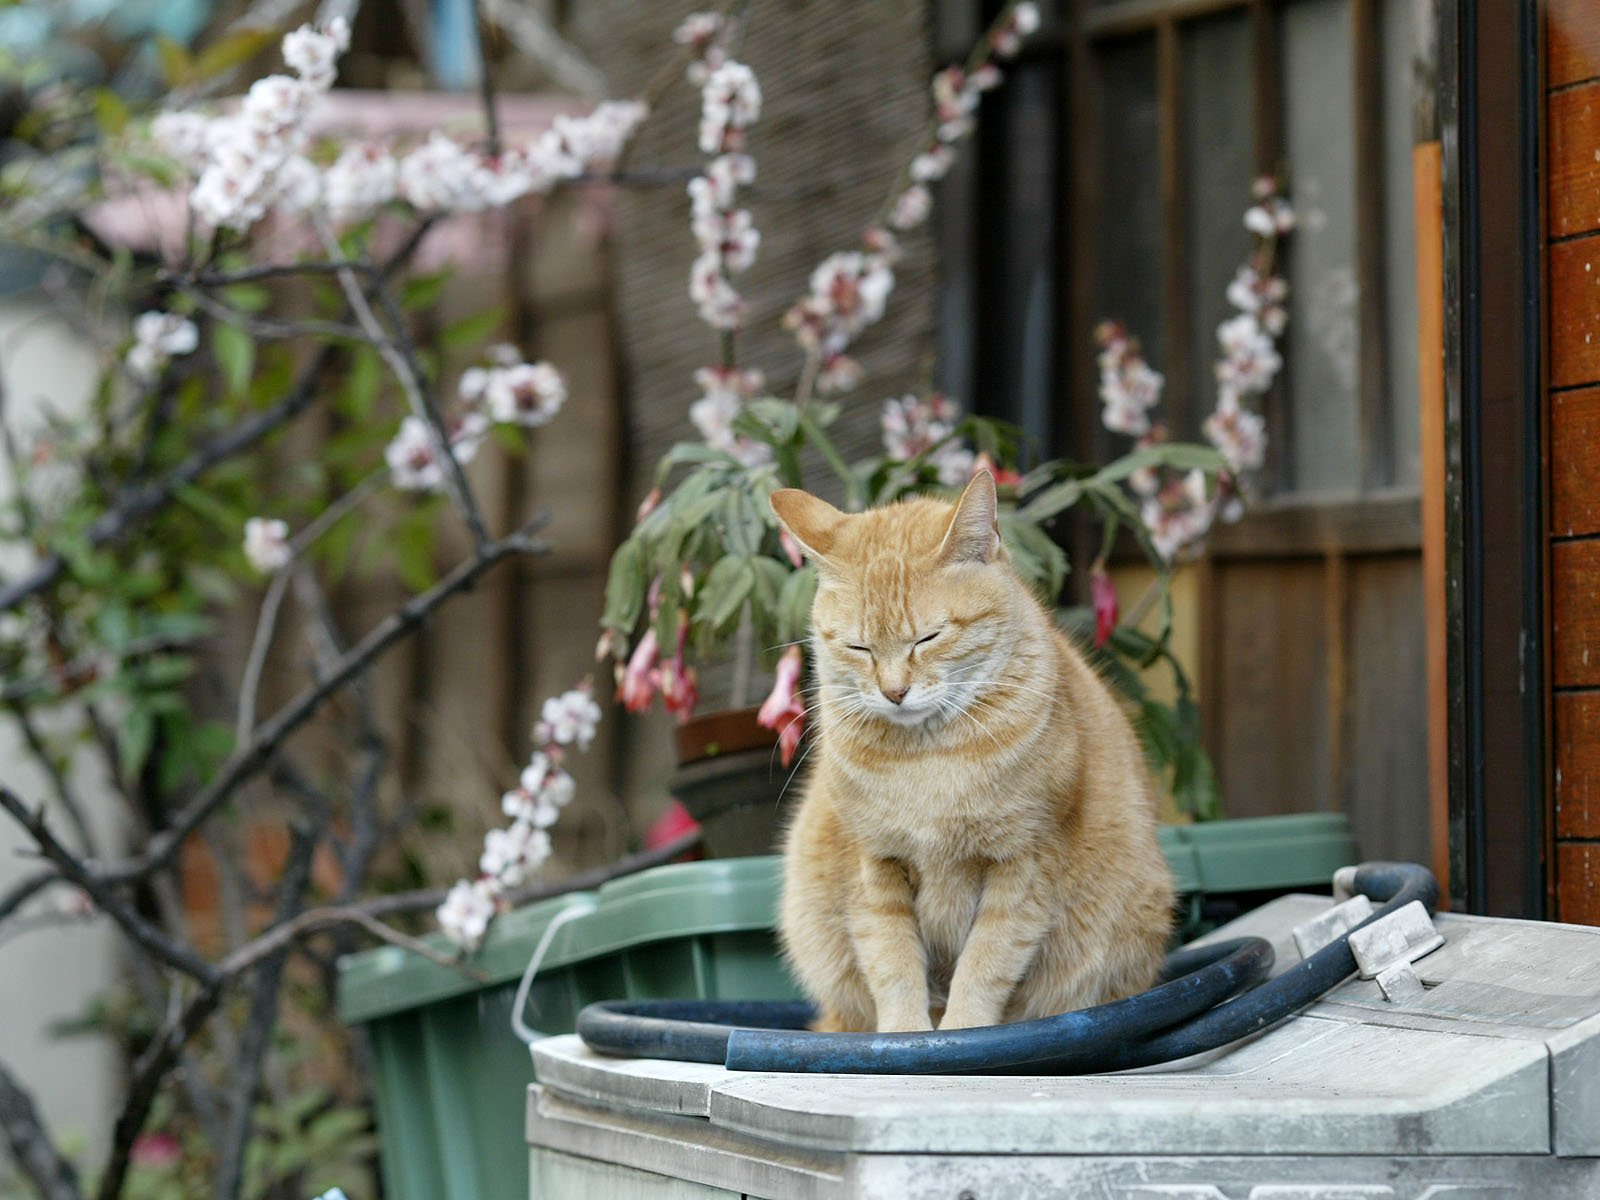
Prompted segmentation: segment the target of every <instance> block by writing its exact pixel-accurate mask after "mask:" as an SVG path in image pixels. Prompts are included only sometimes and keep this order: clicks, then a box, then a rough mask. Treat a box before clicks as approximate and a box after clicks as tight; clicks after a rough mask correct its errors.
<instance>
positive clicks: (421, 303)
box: [400, 267, 452, 312]
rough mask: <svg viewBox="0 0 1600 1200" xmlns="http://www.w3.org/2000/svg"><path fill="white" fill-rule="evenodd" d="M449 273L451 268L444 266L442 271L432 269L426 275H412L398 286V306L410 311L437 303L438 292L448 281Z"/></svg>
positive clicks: (442, 289)
mask: <svg viewBox="0 0 1600 1200" xmlns="http://www.w3.org/2000/svg"><path fill="white" fill-rule="evenodd" d="M451 274H452V271H451V269H450V268H449V267H446V268H445V269H444V270H442V271H433V272H430V273H429V274H426V275H413V276H412V277H411V278H410V279H407V280H406V281H405V283H403V284H402V285H401V287H400V307H401V308H404V309H405V310H406V311H407V312H412V311H415V310H416V309H419V308H428V307H431V306H432V305H434V304H436V303H438V300H439V293H441V292H442V291H444V285H445V283H446V282H448V281H449V279H450V276H451Z"/></svg>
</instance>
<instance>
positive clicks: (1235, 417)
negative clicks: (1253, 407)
mask: <svg viewBox="0 0 1600 1200" xmlns="http://www.w3.org/2000/svg"><path fill="white" fill-rule="evenodd" d="M1203 431H1204V433H1205V435H1206V439H1207V440H1208V441H1209V442H1210V443H1211V444H1212V445H1213V446H1215V447H1216V448H1217V449H1218V450H1220V451H1221V452H1222V456H1223V457H1224V458H1225V459H1227V460H1228V469H1229V470H1231V471H1232V472H1233V473H1234V474H1235V475H1241V474H1243V473H1244V472H1246V471H1255V470H1258V469H1260V467H1261V464H1262V463H1263V462H1265V461H1266V452H1267V422H1266V419H1265V418H1264V417H1262V416H1261V414H1260V413H1254V412H1251V411H1250V410H1249V409H1246V408H1244V407H1243V406H1242V405H1241V404H1240V403H1239V394H1238V393H1237V392H1235V391H1233V390H1232V389H1230V388H1223V389H1222V390H1221V392H1220V394H1219V396H1218V398H1217V407H1216V410H1215V411H1214V412H1213V413H1212V414H1211V415H1210V416H1209V417H1207V418H1206V420H1205V425H1204V427H1203Z"/></svg>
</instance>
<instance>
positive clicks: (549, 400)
mask: <svg viewBox="0 0 1600 1200" xmlns="http://www.w3.org/2000/svg"><path fill="white" fill-rule="evenodd" d="M566 398H567V384H566V381H565V380H564V379H562V377H561V372H560V371H557V370H556V369H555V368H554V367H552V366H551V365H550V364H549V363H547V362H538V363H525V362H519V363H517V364H516V365H514V366H509V367H495V368H492V369H491V370H490V371H489V372H488V375H487V378H486V380H485V382H484V387H483V401H484V404H485V406H486V407H487V409H488V411H489V416H490V417H492V418H493V419H494V420H496V421H502V422H508V423H512V424H517V425H525V426H528V427H529V428H532V427H534V426H538V425H543V424H544V423H545V422H547V421H549V420H550V418H551V417H553V416H555V415H556V413H557V412H559V411H560V409H561V405H562V404H563V402H565V400H566Z"/></svg>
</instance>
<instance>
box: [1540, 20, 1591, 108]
mask: <svg viewBox="0 0 1600 1200" xmlns="http://www.w3.org/2000/svg"><path fill="white" fill-rule="evenodd" d="M1546 8H1547V15H1546V17H1545V45H1546V48H1547V50H1548V52H1549V55H1548V60H1547V62H1546V65H1545V82H1546V83H1547V84H1548V85H1549V86H1550V87H1553V88H1554V87H1562V86H1564V85H1566V84H1569V83H1577V82H1578V81H1580V80H1583V79H1595V78H1597V77H1600V8H1597V7H1596V6H1595V3H1594V0H1549V3H1548V5H1547V6H1546Z"/></svg>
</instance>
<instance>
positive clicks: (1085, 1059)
mask: <svg viewBox="0 0 1600 1200" xmlns="http://www.w3.org/2000/svg"><path fill="white" fill-rule="evenodd" d="M1353 887H1354V890H1355V891H1357V892H1359V893H1361V894H1362V895H1365V896H1366V897H1367V898H1368V899H1370V900H1372V901H1373V902H1374V903H1375V904H1377V905H1378V907H1377V908H1376V910H1375V911H1374V912H1373V915H1372V916H1371V917H1370V918H1369V919H1368V920H1367V921H1366V922H1363V924H1370V923H1371V922H1372V921H1375V920H1377V919H1378V918H1380V917H1382V916H1385V915H1387V914H1388V913H1391V912H1393V911H1395V910H1396V909H1398V908H1400V907H1402V906H1403V905H1406V904H1409V903H1411V902H1412V901H1413V900H1420V901H1422V903H1423V904H1424V905H1425V906H1426V907H1427V908H1428V910H1429V911H1430V912H1431V911H1433V908H1434V906H1435V905H1436V904H1437V903H1438V899H1439V887H1438V884H1437V883H1436V882H1435V881H1434V878H1433V875H1432V874H1431V873H1430V872H1429V871H1428V870H1427V869H1426V868H1425V867H1420V866H1417V865H1416V864H1414V863H1387V862H1371V863H1363V864H1362V865H1361V866H1360V867H1358V868H1356V870H1355V873H1354V880H1353ZM1272 957H1273V955H1272V947H1271V945H1270V944H1269V943H1267V942H1266V941H1264V940H1263V939H1261V938H1238V939H1235V940H1232V941H1227V942H1218V943H1214V944H1211V945H1207V946H1196V947H1191V948H1189V949H1184V950H1179V951H1177V952H1176V953H1174V954H1171V955H1169V956H1168V958H1167V966H1166V970H1165V972H1164V976H1163V978H1164V982H1162V983H1160V984H1157V985H1156V986H1155V987H1153V988H1151V989H1150V990H1149V991H1147V992H1141V993H1140V994H1139V995H1137V996H1130V997H1128V998H1127V999H1124V1000H1117V1001H1113V1002H1112V1003H1110V1004H1101V1005H1097V1006H1095V1007H1094V1008H1084V1009H1079V1010H1077V1011H1076V1012H1068V1013H1061V1014H1060V1015H1058V1016H1053V1017H1043V1018H1040V1019H1039V1020H1035V1021H1020V1022H1017V1023H1015V1024H1012V1025H991V1026H987V1027H985V1028H981V1029H958V1030H951V1031H949V1032H934V1033H883V1034H880V1033H813V1032H810V1031H809V1030H808V1029H807V1024H808V1023H809V1022H810V1021H811V1019H812V1017H813V1011H812V1008H811V1006H810V1005H809V1004H806V1003H804V1002H797V1001H781V1000H779V1001H762V1000H744V1001H740V1000H611V1001H604V1002H602V1003H599V1004H591V1005H589V1006H588V1007H587V1008H585V1009H584V1010H583V1011H582V1012H581V1013H579V1014H578V1033H579V1035H580V1036H581V1037H582V1038H583V1040H584V1042H585V1043H587V1044H588V1046H589V1047H590V1048H591V1049H593V1050H598V1051H600V1052H602V1053H606V1054H617V1055H624V1056H628V1057H637V1058H670V1059H678V1060H680V1061H686V1062H706V1063H721V1064H722V1065H724V1066H726V1067H727V1068H728V1069H729V1070H733V1071H780V1072H792V1071H808V1072H826V1073H834V1074H882V1075H952V1074H985V1075H1004V1074H1027V1075H1079V1074H1088V1073H1092V1072H1102V1071H1122V1070H1127V1069H1128V1068H1131V1067H1142V1066H1149V1065H1151V1064H1153V1063H1162V1062H1171V1061H1173V1060H1175V1059H1179V1058H1187V1057H1189V1056H1190V1055H1193V1054H1199V1053H1201V1052H1203V1051H1206V1050H1214V1049H1217V1048H1218V1047H1220V1046H1225V1045H1227V1044H1228V1043H1229V1042H1234V1041H1237V1040H1238V1039H1239V1038H1242V1037H1246V1036H1248V1035H1250V1034H1253V1033H1256V1032H1259V1031H1260V1030H1263V1029H1265V1028H1267V1027H1268V1026H1269V1025H1272V1024H1275V1023H1276V1022H1278V1021H1280V1020H1282V1019H1283V1018H1284V1017H1287V1016H1289V1015H1290V1014H1292V1013H1294V1012H1296V1011H1298V1010H1299V1009H1301V1008H1303V1007H1305V1006H1306V1005H1307V1004H1309V1003H1311V1001H1313V1000H1315V999H1316V998H1317V997H1318V996H1320V995H1322V994H1323V993H1324V992H1326V991H1328V990H1329V989H1330V988H1332V987H1334V986H1335V985H1336V984H1338V983H1339V982H1340V981H1341V980H1342V979H1344V978H1345V977H1346V976H1347V975H1349V974H1351V973H1352V972H1353V971H1354V970H1355V969H1356V963H1355V956H1354V954H1352V953H1351V951H1350V947H1349V944H1348V934H1347V935H1344V936H1342V937H1340V938H1339V939H1338V940H1336V941H1334V942H1332V943H1330V944H1329V945H1327V946H1325V947H1323V948H1322V949H1321V950H1319V951H1317V952H1316V953H1315V954H1313V955H1311V957H1309V958H1307V959H1305V960H1303V961H1302V962H1299V963H1297V964H1295V965H1294V966H1293V967H1291V968H1289V969H1288V970H1287V971H1284V972H1283V973H1282V974H1280V975H1279V976H1278V977H1277V978H1275V979H1272V980H1270V981H1268V982H1266V983H1262V982H1261V981H1262V980H1263V979H1265V978H1266V976H1267V974H1268V973H1269V972H1270V971H1271V968H1272Z"/></svg>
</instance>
